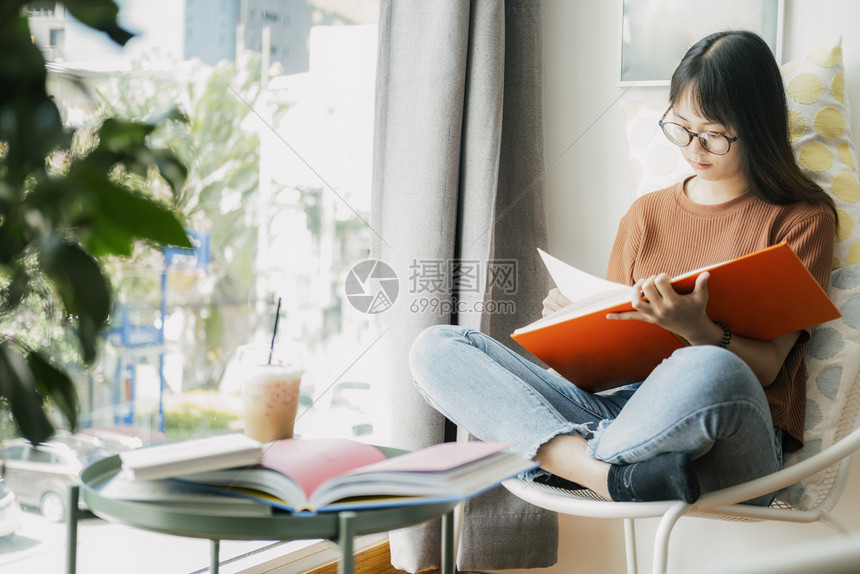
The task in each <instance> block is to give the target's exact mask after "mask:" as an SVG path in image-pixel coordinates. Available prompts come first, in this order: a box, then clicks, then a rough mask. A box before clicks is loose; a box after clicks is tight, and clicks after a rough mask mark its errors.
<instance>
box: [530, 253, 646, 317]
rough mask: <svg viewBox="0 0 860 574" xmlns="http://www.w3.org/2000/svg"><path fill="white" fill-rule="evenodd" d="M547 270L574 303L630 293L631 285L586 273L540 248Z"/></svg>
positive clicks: (559, 288) (562, 292)
mask: <svg viewBox="0 0 860 574" xmlns="http://www.w3.org/2000/svg"><path fill="white" fill-rule="evenodd" d="M538 253H540V256H541V259H543V263H544V265H546V268H547V271H549V274H550V276H551V277H552V280H553V281H555V286H556V287H558V290H559V291H561V294H562V295H564V296H565V297H567V298H568V299H570V301H571V302H573V303H582V304H587V303H588V302H589V301H592V300H595V299H606V298H612V297H615V296H618V295H626V294H629V293H630V287H629V286H627V285H622V284H621V283H615V282H614V281H609V280H607V279H602V278H600V277H597V276H595V275H592V274H591V273H586V272H585V271H582V270H580V269H577V268H576V267H573V266H572V265H568V264H567V263H565V262H564V261H561V260H560V259H556V258H555V257H553V256H552V255H550V254H549V253H547V252H546V251H544V250H543V249H538Z"/></svg>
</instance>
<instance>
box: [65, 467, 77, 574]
mask: <svg viewBox="0 0 860 574" xmlns="http://www.w3.org/2000/svg"><path fill="white" fill-rule="evenodd" d="M78 496H80V486H78V485H77V484H71V485H69V499H68V500H67V501H66V520H67V521H68V522H67V523H66V574H75V572H77V568H78V513H79V511H78Z"/></svg>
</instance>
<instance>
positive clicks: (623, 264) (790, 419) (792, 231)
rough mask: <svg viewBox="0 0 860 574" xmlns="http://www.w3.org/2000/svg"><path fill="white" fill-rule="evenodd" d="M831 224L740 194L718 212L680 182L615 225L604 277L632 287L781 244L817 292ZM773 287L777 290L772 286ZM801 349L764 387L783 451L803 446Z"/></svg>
mask: <svg viewBox="0 0 860 574" xmlns="http://www.w3.org/2000/svg"><path fill="white" fill-rule="evenodd" d="M835 229H836V221H835V218H834V216H833V214H832V212H831V211H830V209H829V208H828V207H827V206H825V205H811V204H807V203H796V204H793V205H772V204H769V203H765V202H763V201H761V200H759V199H757V198H756V197H754V196H752V195H751V194H746V195H743V196H741V197H738V198H735V199H733V200H731V201H728V202H725V203H722V204H719V205H700V204H697V203H693V202H692V201H690V199H689V198H688V197H687V196H686V194H685V193H684V182H679V183H677V184H676V185H674V186H672V187H669V188H666V189H664V190H661V191H656V192H653V193H649V194H647V195H645V196H643V197H640V198H639V199H637V200H636V201H635V202H634V203H633V205H632V206H631V207H630V210H629V211H628V212H627V214H626V215H625V216H624V218H623V219H622V220H621V224H620V225H619V228H618V235H617V236H616V239H615V245H614V246H613V249H612V254H611V256H610V259H609V268H608V271H607V278H608V279H610V280H612V281H617V282H619V283H626V284H630V285H632V284H633V283H634V282H635V280H636V279H641V278H644V277H649V276H651V275H655V274H658V273H668V274H669V275H670V276H674V275H679V274H681V273H684V272H686V271H690V270H692V269H697V268H699V267H704V266H706V265H710V264H713V263H719V262H721V261H726V260H729V259H734V258H736V257H740V256H741V255H746V254H748V253H751V252H753V251H757V250H759V249H763V248H765V247H768V246H770V245H774V244H776V243H779V242H780V241H783V240H785V241H786V242H787V243H788V244H789V245H790V246H791V248H792V249H793V250H794V252H795V253H796V254H797V256H798V257H799V258H800V260H801V261H802V262H803V263H804V265H806V267H807V268H808V269H809V271H810V272H811V273H812V275H813V276H814V277H815V278H816V280H818V282H819V283H820V284H821V286H822V287H824V288H827V286H828V285H829V283H830V271H831V267H832V265H833V241H834V237H835ZM774 288H779V286H778V285H775V286H774ZM808 343H809V332H804V333H803V334H802V335H801V336H800V337H799V338H798V340H797V343H795V345H794V347H793V348H792V349H791V351H790V352H789V354H788V357H787V358H786V360H785V363H784V364H783V366H782V370H781V371H780V372H779V374H778V375H777V378H776V380H775V381H774V382H773V383H772V384H770V385H768V386H767V387H765V395H766V396H767V400H768V404H769V405H770V410H771V415H772V417H773V424H774V426H776V427H778V428H781V429H783V430H784V431H786V433H787V434H786V436H785V449H786V450H795V449H797V448H800V446H801V445H802V444H803V424H804V417H805V413H806V368H805V365H804V363H803V356H804V354H805V352H806V347H807V345H808Z"/></svg>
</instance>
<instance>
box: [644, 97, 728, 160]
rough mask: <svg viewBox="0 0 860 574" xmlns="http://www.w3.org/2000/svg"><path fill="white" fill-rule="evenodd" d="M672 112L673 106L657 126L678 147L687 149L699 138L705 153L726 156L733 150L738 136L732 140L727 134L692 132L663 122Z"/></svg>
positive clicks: (673, 123) (677, 125)
mask: <svg viewBox="0 0 860 574" xmlns="http://www.w3.org/2000/svg"><path fill="white" fill-rule="evenodd" d="M670 111H672V106H669V108H668V109H667V110H666V113H664V114H663V117H662V118H660V121H659V122H657V125H659V126H660V129H661V130H663V135H665V136H666V139H668V140H669V141H670V142H672V143H673V144H675V145H677V146H680V147H687V146H688V145H690V142H691V141H693V138H698V139H699V143H700V144H701V145H702V147H703V148H705V151H708V152H710V153H712V154H714V155H726V154H727V153H729V150H730V149H731V148H732V143H734V142H736V141H737V140H738V138H737V136H735V137H733V138H730V137H729V136H727V135H725V134H720V133H717V132H699V133H695V132H691V131H690V130H688V129H687V128H685V127H684V126H682V125H680V124H676V123H675V122H666V121H663V120H665V119H666V116H668V115H669V112H670Z"/></svg>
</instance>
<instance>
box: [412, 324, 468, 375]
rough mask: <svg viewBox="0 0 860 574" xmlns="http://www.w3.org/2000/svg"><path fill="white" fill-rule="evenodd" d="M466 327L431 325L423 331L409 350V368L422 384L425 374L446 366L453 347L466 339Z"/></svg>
mask: <svg viewBox="0 0 860 574" xmlns="http://www.w3.org/2000/svg"><path fill="white" fill-rule="evenodd" d="M465 331H466V329H465V328H464V327H460V326H458V325H431V326H429V327H427V328H426V329H424V330H423V331H421V332H420V333H419V334H418V336H417V337H415V340H414V341H413V342H412V346H411V347H410V349H409V368H410V369H411V370H412V376H413V378H414V379H416V382H417V383H419V384H420V382H421V379H423V378H424V374H425V373H427V372H428V371H429V370H435V369H437V368H438V367H439V365H440V364H444V358H445V357H446V356H447V355H448V354H449V353H450V349H451V345H452V344H455V343H456V342H458V341H462V340H463V339H464V338H465Z"/></svg>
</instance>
